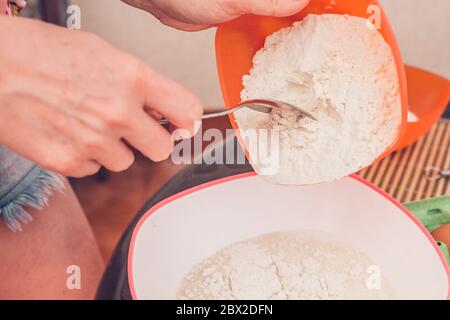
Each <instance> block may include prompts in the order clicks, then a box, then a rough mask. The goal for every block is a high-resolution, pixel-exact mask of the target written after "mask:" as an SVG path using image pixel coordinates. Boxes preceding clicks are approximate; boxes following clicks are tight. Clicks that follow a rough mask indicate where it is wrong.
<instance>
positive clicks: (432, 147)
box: [358, 120, 450, 202]
mask: <svg viewBox="0 0 450 320" xmlns="http://www.w3.org/2000/svg"><path fill="white" fill-rule="evenodd" d="M431 166H432V167H437V168H440V169H450V120H442V121H440V122H439V123H437V124H436V125H435V126H434V127H433V129H432V130H431V131H430V132H429V133H428V134H427V135H425V136H424V137H422V138H421V139H420V140H419V141H418V142H417V143H415V144H414V145H412V146H410V147H408V148H406V149H403V150H401V151H399V152H395V153H393V154H392V155H390V156H389V157H387V158H385V159H383V160H381V161H379V162H378V163H376V164H374V165H372V166H370V167H368V168H366V169H364V170H362V171H361V172H359V173H358V175H360V176H361V177H363V178H365V179H366V180H368V181H370V182H372V183H373V184H375V185H376V186H378V187H380V188H381V189H383V190H384V191H386V192H387V193H389V194H390V195H391V196H393V197H394V198H395V199H397V200H399V201H400V202H409V201H416V200H423V199H427V198H432V197H437V196H443V195H450V179H449V178H441V179H439V180H436V181H430V180H429V179H427V177H426V176H425V170H426V168H427V167H431Z"/></svg>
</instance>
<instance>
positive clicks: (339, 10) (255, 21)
mask: <svg viewBox="0 0 450 320" xmlns="http://www.w3.org/2000/svg"><path fill="white" fill-rule="evenodd" d="M325 13H333V14H348V15H352V16H358V17H363V18H370V17H371V16H373V15H375V16H376V18H379V21H380V29H378V30H379V32H380V33H381V34H382V35H383V37H384V39H385V40H386V42H387V43H388V44H389V46H390V47H391V49H392V52H393V55H394V58H395V60H396V64H397V72H398V75H399V82H400V91H401V97H402V114H403V118H402V124H401V126H400V132H399V136H398V138H399V139H400V138H401V137H402V136H403V134H404V131H405V129H406V122H407V112H408V101H407V89H406V77H405V70H404V67H403V61H402V58H401V55H400V50H399V48H398V45H397V41H396V39H395V35H394V33H393V31H392V28H391V26H390V24H389V21H388V20H387V17H386V15H385V13H384V12H383V9H382V8H381V6H380V5H379V3H378V1H376V0H311V2H310V4H309V5H308V6H307V7H306V8H305V9H304V10H303V11H301V12H300V13H298V14H296V15H294V16H291V17H285V18H275V17H262V16H253V15H247V16H243V17H241V18H238V19H236V20H233V21H230V22H228V23H225V24H223V25H220V26H219V27H218V29H217V33H216V59H217V67H218V73H219V80H220V84H221V88H222V95H223V97H224V101H225V105H226V106H227V107H232V106H234V105H236V104H238V103H239V102H240V92H241V91H242V89H243V85H242V77H243V76H244V75H246V74H248V73H249V71H250V69H251V67H252V65H253V63H252V60H253V56H254V55H255V53H256V52H257V51H258V50H259V49H261V48H262V47H263V46H264V42H265V39H266V37H267V36H269V35H271V34H272V33H274V32H276V31H278V30H280V29H282V28H285V27H288V26H290V25H292V23H293V22H295V21H299V20H301V19H303V18H304V17H305V16H306V15H308V14H325ZM230 119H231V122H232V125H233V127H234V128H235V129H236V128H237V127H236V124H235V121H234V117H233V116H232V115H231V116H230ZM393 149H394V145H393V146H392V147H391V148H389V149H388V150H386V152H385V153H384V154H383V155H382V156H384V155H386V154H388V153H389V152H391V151H392V150H393Z"/></svg>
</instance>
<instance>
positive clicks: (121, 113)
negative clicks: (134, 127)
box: [105, 105, 128, 127]
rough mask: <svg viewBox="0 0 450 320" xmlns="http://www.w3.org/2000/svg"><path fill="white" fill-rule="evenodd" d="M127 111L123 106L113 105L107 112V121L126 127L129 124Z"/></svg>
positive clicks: (113, 124) (112, 124) (115, 125)
mask: <svg viewBox="0 0 450 320" xmlns="http://www.w3.org/2000/svg"><path fill="white" fill-rule="evenodd" d="M127 113H128V112H127V110H126V108H124V107H122V106H119V105H116V106H112V107H111V108H110V109H109V110H108V112H107V113H106V114H105V121H106V123H107V125H109V126H113V127H124V126H126V125H127V121H126V118H127Z"/></svg>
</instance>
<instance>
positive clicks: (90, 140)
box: [84, 134, 104, 149]
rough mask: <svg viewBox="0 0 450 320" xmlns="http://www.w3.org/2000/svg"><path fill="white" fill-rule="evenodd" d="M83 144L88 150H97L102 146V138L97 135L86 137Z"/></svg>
mask: <svg viewBox="0 0 450 320" xmlns="http://www.w3.org/2000/svg"><path fill="white" fill-rule="evenodd" d="M84 144H85V146H86V147H87V148H88V149H98V148H99V147H102V146H103V145H104V141H103V137H102V136H101V135H98V134H89V135H86V137H85V139H84Z"/></svg>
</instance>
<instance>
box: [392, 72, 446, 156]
mask: <svg viewBox="0 0 450 320" xmlns="http://www.w3.org/2000/svg"><path fill="white" fill-rule="evenodd" d="M405 71H406V79H407V82H408V97H409V98H408V101H409V110H410V111H411V112H413V113H414V114H415V115H416V117H417V121H416V122H409V123H408V125H407V127H406V133H405V135H404V136H403V138H402V139H401V140H400V141H399V144H398V145H397V150H399V149H402V148H404V147H407V146H409V145H411V144H413V143H414V142H416V141H417V140H419V139H420V138H421V137H422V136H423V135H424V134H426V133H427V132H428V131H429V130H430V129H431V128H432V127H433V125H434V124H435V123H436V122H437V121H439V119H440V118H441V116H442V114H443V113H444V111H445V109H446V108H447V105H448V102H449V99H450V81H448V80H447V79H445V78H443V77H440V76H438V75H435V74H433V73H431V72H428V71H425V70H421V69H418V68H414V67H411V66H405Z"/></svg>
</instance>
